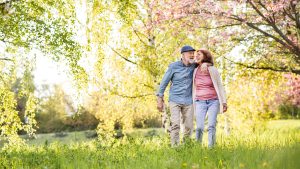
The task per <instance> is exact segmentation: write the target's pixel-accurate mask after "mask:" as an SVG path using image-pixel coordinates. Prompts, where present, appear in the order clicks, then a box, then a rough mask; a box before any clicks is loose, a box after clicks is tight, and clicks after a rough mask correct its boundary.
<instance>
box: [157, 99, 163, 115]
mask: <svg viewBox="0 0 300 169" xmlns="http://www.w3.org/2000/svg"><path fill="white" fill-rule="evenodd" d="M157 109H158V111H160V112H162V111H163V109H164V99H163V98H162V97H157Z"/></svg>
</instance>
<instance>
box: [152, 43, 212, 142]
mask: <svg viewBox="0 0 300 169" xmlns="http://www.w3.org/2000/svg"><path fill="white" fill-rule="evenodd" d="M194 51H195V49H194V48H192V47H191V46H183V47H182V48H181V60H180V61H177V62H173V63H171V64H170V65H169V67H168V70H167V72H166V73H165V75H164V77H163V79H162V81H161V83H160V86H159V91H158V93H157V95H156V96H157V108H158V110H159V111H162V110H163V105H164V92H165V89H166V87H167V86H168V84H169V82H170V81H171V88H170V93H169V106H170V112H171V119H170V120H171V131H170V132H171V145H172V146H176V145H178V144H179V143H180V136H179V133H180V118H181V119H182V123H183V125H184V126H183V127H184V138H187V137H190V136H191V134H192V132H193V116H194V110H193V99H192V85H193V71H194V69H195V68H196V67H197V64H195V63H194ZM205 68H207V65H203V68H202V69H205ZM180 114H181V116H180Z"/></svg>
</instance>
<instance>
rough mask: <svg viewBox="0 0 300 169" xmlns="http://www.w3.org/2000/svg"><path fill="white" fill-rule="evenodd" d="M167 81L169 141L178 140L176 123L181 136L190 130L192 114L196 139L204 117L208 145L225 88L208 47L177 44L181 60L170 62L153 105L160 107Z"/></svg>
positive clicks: (223, 109) (175, 142) (213, 137)
mask: <svg viewBox="0 0 300 169" xmlns="http://www.w3.org/2000/svg"><path fill="white" fill-rule="evenodd" d="M170 82H171V87H170V92H169V107H170V112H171V117H170V121H171V123H170V127H171V128H170V130H171V131H170V135H171V145H172V146H176V145H178V144H179V143H180V135H179V134H180V125H181V124H182V125H183V126H182V127H183V131H184V139H185V138H188V137H191V135H192V133H193V119H194V116H195V118H196V126H197V127H196V140H197V141H199V142H200V143H202V137H203V132H204V122H205V119H206V116H207V118H208V146H209V147H213V146H214V145H215V142H216V123H217V115H218V113H219V112H221V113H223V112H226V111H227V104H226V95H225V90H224V87H223V85H222V82H221V78H220V74H219V72H218V70H217V68H216V67H214V62H213V57H212V55H211V53H210V52H209V51H208V50H204V49H200V50H197V51H196V50H195V49H194V48H193V47H191V46H183V47H182V48H181V60H180V61H177V62H174V63H171V64H170V65H169V67H168V70H167V71H166V73H165V75H164V77H163V79H162V81H161V83H160V86H159V90H158V93H157V108H158V110H159V111H163V108H164V92H165V89H166V87H167V86H168V84H169V83H170Z"/></svg>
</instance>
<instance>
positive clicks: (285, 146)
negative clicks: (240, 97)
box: [0, 120, 300, 169]
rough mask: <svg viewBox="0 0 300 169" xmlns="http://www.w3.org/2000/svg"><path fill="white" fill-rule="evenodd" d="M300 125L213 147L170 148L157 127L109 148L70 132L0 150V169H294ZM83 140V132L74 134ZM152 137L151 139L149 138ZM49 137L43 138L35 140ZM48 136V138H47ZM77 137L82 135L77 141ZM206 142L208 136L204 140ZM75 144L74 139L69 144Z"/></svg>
mask: <svg viewBox="0 0 300 169" xmlns="http://www.w3.org/2000/svg"><path fill="white" fill-rule="evenodd" d="M299 127H300V121H297V120H282V121H271V122H270V123H268V124H267V127H266V130H263V131H258V132H256V133H243V132H242V133H238V132H234V131H232V132H231V135H230V136H226V135H225V134H224V133H223V132H222V130H218V135H217V136H218V138H217V141H218V145H217V146H216V147H215V148H214V149H208V148H206V145H205V144H207V143H206V142H205V143H204V146H201V145H199V144H198V143H195V142H194V141H190V142H188V143H186V144H183V145H181V146H179V147H177V148H171V147H170V146H169V140H168V137H166V136H165V134H163V132H162V130H161V129H140V130H133V131H131V132H130V133H129V135H130V137H129V138H127V139H122V140H117V141H115V142H114V143H113V144H112V145H111V146H104V145H103V144H101V143H99V142H97V141H94V140H88V139H85V140H84V139H83V140H81V141H78V142H76V141H75V142H74V137H72V135H71V134H70V136H68V137H69V138H67V137H65V139H66V140H64V141H65V142H63V143H64V144H62V143H60V142H57V141H54V140H52V141H54V142H52V141H51V142H52V143H51V144H42V143H43V142H44V140H43V141H40V142H38V141H36V142H32V141H34V140H31V141H30V143H29V144H30V146H28V147H24V148H21V149H15V150H10V151H1V152H0V168H28V169H29V168H30V169H31V168H47V169H50V168H55V169H56V168H70V169H73V168H80V169H81V168H89V169H92V168H122V169H123V168H128V169H135V168H136V169H140V168H149V169H150V168H151V169H157V168H195V169H196V168H201V169H202V168H205V169H206V168H207V169H214V168H228V169H232V168H247V169H248V168H269V169H277V168H278V169H296V168H299V166H300V161H299V157H300V128H299ZM79 135H81V138H84V133H83V132H82V133H81V132H79V133H78V132H77V136H79ZM153 135H154V137H150V136H153ZM49 137H50V138H51V139H52V138H53V137H51V135H42V136H41V137H39V138H38V139H45V138H49ZM50 138H49V139H50ZM78 138H80V137H78ZM204 138H207V137H206V136H205V137H204ZM67 139H69V141H70V142H69V144H65V143H67ZM72 140H73V141H72Z"/></svg>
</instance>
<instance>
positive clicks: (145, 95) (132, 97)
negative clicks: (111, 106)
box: [113, 93, 154, 99]
mask: <svg viewBox="0 0 300 169" xmlns="http://www.w3.org/2000/svg"><path fill="white" fill-rule="evenodd" d="M113 94H114V95H116V96H120V97H124V98H129V99H136V98H141V97H147V96H152V95H154V94H141V95H135V96H129V95H124V94H119V93H113Z"/></svg>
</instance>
